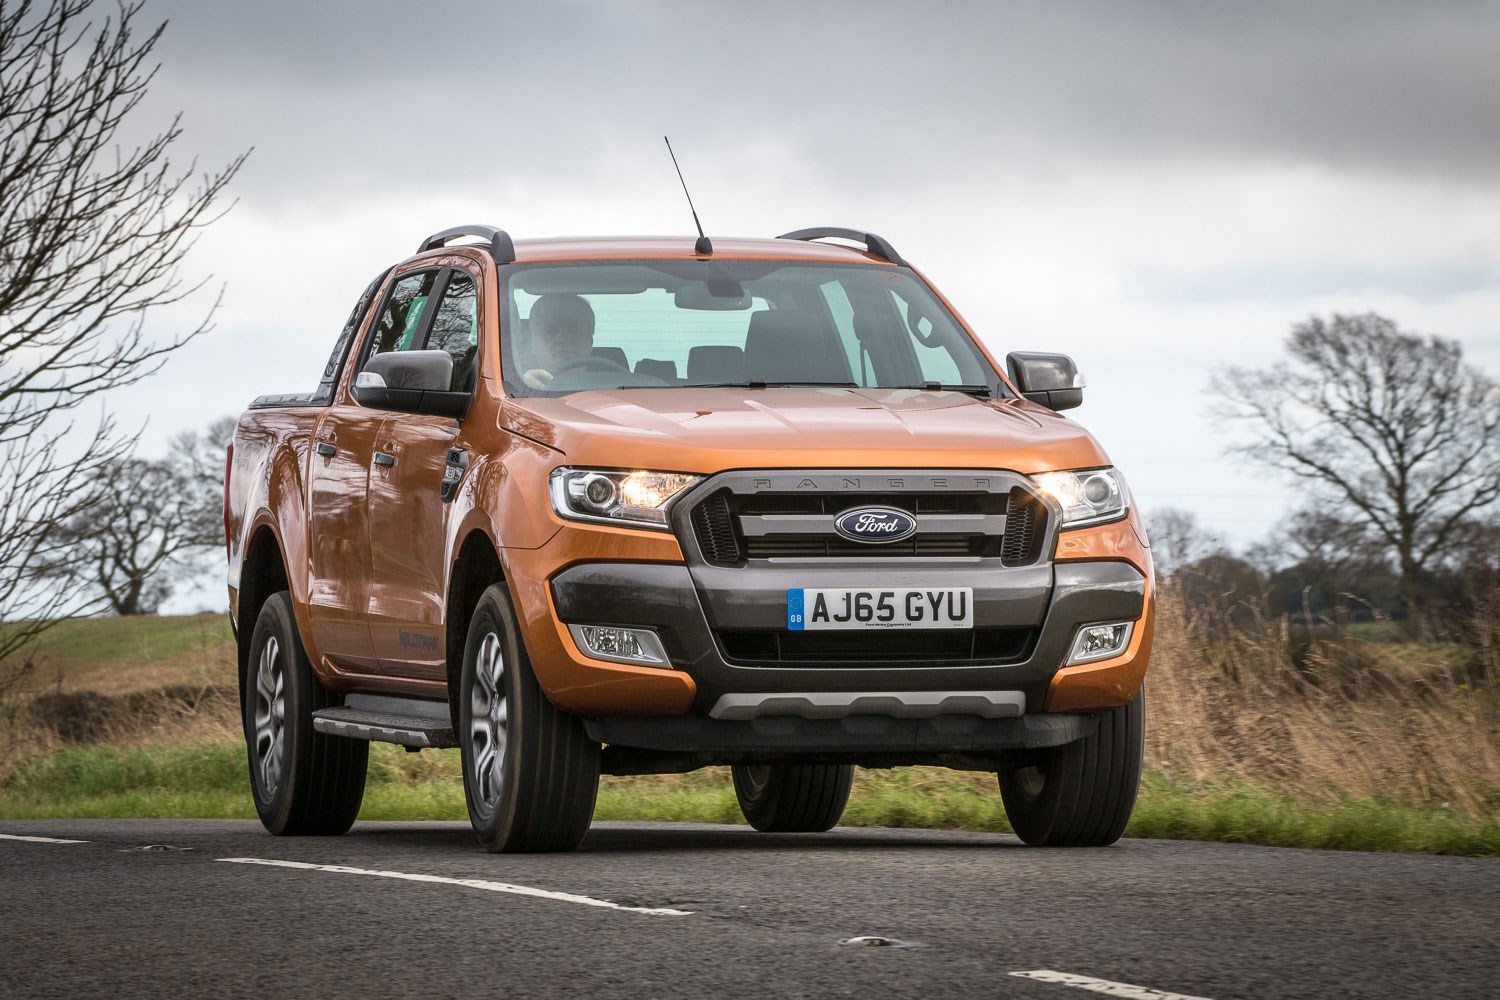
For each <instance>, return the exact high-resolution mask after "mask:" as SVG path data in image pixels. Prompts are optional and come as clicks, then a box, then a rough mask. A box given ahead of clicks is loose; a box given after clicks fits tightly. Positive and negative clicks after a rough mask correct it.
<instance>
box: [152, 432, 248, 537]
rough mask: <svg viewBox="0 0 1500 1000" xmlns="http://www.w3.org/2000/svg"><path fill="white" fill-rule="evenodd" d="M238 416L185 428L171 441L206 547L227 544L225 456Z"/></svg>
mask: <svg viewBox="0 0 1500 1000" xmlns="http://www.w3.org/2000/svg"><path fill="white" fill-rule="evenodd" d="M238 423H239V419H238V418H236V417H230V416H224V417H219V418H218V419H217V420H215V421H213V422H212V423H210V424H209V425H208V427H207V428H205V429H204V430H202V431H182V432H180V433H178V434H175V435H173V437H172V440H171V442H170V444H169V445H168V455H169V460H170V461H172V462H174V463H176V464H177V465H178V467H180V468H181V470H182V472H183V475H184V478H185V480H186V483H187V486H188V488H189V489H190V490H191V491H192V494H193V497H194V505H193V522H194V528H193V532H194V536H195V537H196V538H198V539H199V542H200V544H201V545H202V546H203V547H204V550H205V551H207V550H211V549H215V548H222V547H223V545H224V472H225V469H224V459H225V455H226V449H227V448H228V447H229V442H230V440H231V439H232V438H233V437H234V428H235V426H236V425H237V424H238Z"/></svg>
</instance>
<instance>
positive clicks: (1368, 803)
mask: <svg viewBox="0 0 1500 1000" xmlns="http://www.w3.org/2000/svg"><path fill="white" fill-rule="evenodd" d="M244 753H245V752H244V748H243V746H242V745H241V744H240V743H238V742H237V741H234V740H215V741H212V742H202V743H170V744H157V745H151V746H145V747H112V746H96V747H76V748H69V749H63V750H56V751H53V752H50V753H45V754H41V755H38V756H36V757H34V758H32V759H30V760H28V761H26V762H25V763H23V764H21V765H19V766H18V767H16V768H15V769H14V770H12V771H11V772H10V773H9V774H8V775H7V776H6V777H5V779H4V781H3V782H0V819H41V818H49V819H50V818H60V817H68V818H124V817H132V818H186V817H210V818H240V819H250V818H253V817H254V815H255V814H254V810H253V809H252V808H251V805H250V800H249V792H248V790H247V788H246V778H245V758H244ZM595 816H596V818H598V819H601V820H629V819H638V820H675V821H695V822H705V823H740V822H743V820H742V819H741V818H740V813H739V808H738V806H737V805H736V804H735V799H734V790H733V788H732V787H731V785H730V782H729V776H728V772H727V771H726V770H725V769H722V768H716V769H709V770H705V771H699V772H695V773H693V774H687V775H672V776H662V777H641V778H606V779H604V781H603V783H602V784H601V786H600V789H599V804H598V807H597V810H596V812H595ZM360 818H361V819H365V820H424V819H426V820H431V819H447V820H462V819H464V818H465V812H464V802H463V785H462V782H461V780H460V778H459V771H458V755H457V751H441V752H433V751H428V752H426V753H422V754H407V753H405V752H403V751H402V750H400V749H399V748H396V747H390V746H385V745H382V744H376V745H374V746H373V747H372V753H371V766H370V778H369V783H368V785H367V788H366V792H365V802H364V808H363V810H362V811H361V812H360ZM843 824H844V825H846V826H891V827H925V828H940V829H964V830H987V831H999V832H1004V831H1008V830H1009V826H1008V825H1007V823H1006V821H1005V812H1004V809H1003V808H1002V806H1001V803H1000V795H999V792H998V791H997V790H996V788H995V783H994V778H993V777H992V776H990V775H984V774H965V773H957V772H951V771H945V770H941V769H934V768H902V769H899V770H894V771H860V772H858V776H857V778H856V780H855V786H854V795H853V798H852V799H851V801H850V803H849V809H848V811H847V812H846V813H845V815H844V819H843ZM1127 836H1131V837H1157V838H1165V839H1171V840H1214V841H1225V842H1231V843H1244V844H1265V845H1271V846H1279V847H1316V848H1336V849H1340V850H1357V851H1397V852H1416V853H1427V854H1463V855H1478V856H1490V857H1494V856H1500V818H1497V817H1495V816H1493V815H1489V816H1479V815H1473V814H1469V813H1464V812H1460V811H1456V810H1449V809H1445V808H1443V807H1441V806H1428V805H1418V804H1412V803H1406V802H1399V801H1387V800H1379V799H1373V798H1344V799H1340V800H1338V801H1335V802H1329V803H1307V802H1303V801H1299V800H1296V799H1293V798H1291V797H1289V796H1285V795H1280V794H1277V793H1275V792H1274V791H1270V790H1267V789H1264V788H1261V787H1259V786H1256V785H1252V784H1248V783H1244V782H1239V781H1234V780H1226V781H1223V782H1213V781H1210V782H1203V781H1197V780H1195V781H1191V782H1190V781H1188V780H1185V779H1179V778H1174V777H1172V776H1169V775H1167V774H1164V773H1162V772H1159V771H1157V772H1151V773H1148V775H1147V777H1146V779H1145V781H1144V782H1143V784H1142V786H1141V794H1140V799H1139V800H1138V802H1137V804H1136V810H1135V816H1134V818H1133V819H1132V820H1131V824H1130V828H1129V830H1128V831H1127Z"/></svg>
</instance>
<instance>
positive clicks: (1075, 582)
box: [551, 561, 1146, 718]
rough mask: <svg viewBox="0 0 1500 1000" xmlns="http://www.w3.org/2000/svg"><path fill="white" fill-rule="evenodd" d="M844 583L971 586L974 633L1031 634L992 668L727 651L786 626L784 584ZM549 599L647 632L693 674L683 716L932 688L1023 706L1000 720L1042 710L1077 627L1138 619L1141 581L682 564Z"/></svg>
mask: <svg viewBox="0 0 1500 1000" xmlns="http://www.w3.org/2000/svg"><path fill="white" fill-rule="evenodd" d="M851 585H852V586H869V587H873V588H876V589H880V588H887V587H933V588H938V587H954V586H971V587H973V589H974V625H975V627H976V629H983V628H1012V629H1017V628H1018V629H1024V630H1027V631H1029V632H1031V633H1032V635H1031V638H1030V639H1029V640H1028V641H1027V642H1026V644H1025V650H1026V651H1025V652H1024V653H1023V654H1022V655H1020V656H1010V657H1008V658H1006V660H1007V661H1006V662H1002V663H990V662H981V661H982V659H983V658H982V657H981V658H980V661H975V660H969V659H965V660H963V661H960V662H948V661H942V660H924V659H922V658H920V657H919V656H913V657H911V658H903V659H900V660H881V661H873V662H865V663H852V662H847V661H840V662H823V663H819V662H810V663H775V664H769V663H765V662H747V661H745V660H742V659H736V658H732V657H731V656H730V655H728V654H727V653H726V649H725V646H724V642H723V637H724V636H725V635H727V634H731V633H734V632H737V631H738V630H742V629H760V630H765V629H774V628H775V627H777V626H778V625H780V626H784V625H785V622H786V592H787V589H788V587H821V586H829V587H832V586H851ZM551 599H552V605H553V607H554V609H555V612H556V615H557V617H558V619H559V620H560V621H561V622H563V623H564V624H600V625H621V626H629V627H635V628H651V629H654V630H655V631H656V632H657V634H658V635H659V636H660V638H661V641H662V645H663V646H664V647H665V649H666V651H667V654H668V656H669V657H670V658H671V660H672V664H673V666H674V667H675V668H676V670H678V671H681V672H682V673H685V674H686V675H688V676H689V677H691V678H692V681H693V683H694V685H695V688H696V692H695V694H694V697H693V701H692V704H691V706H690V712H691V713H692V714H694V715H700V716H716V717H721V718H723V717H728V718H732V717H733V716H732V714H731V713H730V712H729V711H728V710H727V708H726V706H732V705H744V704H746V703H753V702H754V700H755V698H756V696H763V697H765V698H766V699H774V698H776V697H778V696H781V695H785V694H796V693H817V694H819V695H824V696H830V695H837V694H839V693H849V694H851V695H858V694H865V693H869V692H880V693H883V694H886V695H888V696H890V697H891V698H893V699H895V702H896V703H899V702H900V701H902V700H903V698H904V696H907V695H910V697H909V698H904V700H907V701H910V702H912V703H920V702H922V701H923V700H924V699H923V698H922V697H921V696H922V695H924V694H927V693H933V692H969V693H976V694H977V693H986V694H989V695H991V696H993V695H996V694H999V693H1004V692H1014V693H1019V695H1020V696H1022V698H1024V703H1022V702H1021V700H1020V699H1018V700H1017V703H1016V705H1015V712H1014V713H1002V714H1022V713H1023V712H1024V713H1032V712H1040V711H1042V709H1043V705H1044V704H1045V702H1046V701H1047V694H1048V688H1049V686H1050V685H1051V683H1052V681H1053V678H1054V675H1056V673H1057V671H1058V667H1059V666H1060V665H1061V663H1062V661H1063V658H1064V657H1065V656H1066V655H1067V651H1068V646H1069V644H1070V643H1071V642H1072V640H1073V636H1074V634H1075V633H1076V632H1077V629H1078V627H1079V626H1080V625H1083V624H1086V623H1090V622H1101V621H1123V620H1137V619H1140V618H1142V617H1143V615H1144V614H1145V609H1146V578H1145V576H1143V575H1142V573H1141V572H1140V571H1139V570H1137V569H1136V568H1135V567H1134V566H1131V565H1130V564H1129V563H1126V562H1119V561H1101V562H1072V563H1069V562H1063V563H1053V564H1045V565H1040V566H1034V567H1027V568H1024V569H1016V570H1008V571H1005V572H1002V573H991V574H984V575H983V576H980V575H978V574H966V573H965V572H964V571H963V570H955V569H950V568H925V569H923V568H912V569H900V570H893V569H878V568H875V567H869V568H859V569H857V570H856V569H851V568H850V567H822V566H806V567H799V568H796V569H790V568H785V567H767V568H762V567H754V568H752V567H741V568H737V569H723V570H714V571H712V572H706V573H705V572H703V571H702V570H701V569H700V570H699V571H698V573H697V574H696V579H695V574H694V573H693V572H692V571H690V570H689V568H688V567H687V566H685V565H643V564H640V563H618V562H597V563H585V564H581V565H576V566H572V567H570V568H568V569H566V570H563V571H562V572H561V573H558V574H557V575H556V576H554V577H553V578H552V584H551ZM863 634H865V635H872V633H863ZM575 648H576V647H575ZM580 655H581V654H580ZM1106 662H1108V661H1106ZM736 699H738V700H737V701H736ZM825 700H826V699H825ZM927 700H930V699H927ZM992 700H993V699H992ZM1127 700H1128V698H1127ZM804 714H805V713H804ZM897 714H899V713H897ZM934 714H940V713H934Z"/></svg>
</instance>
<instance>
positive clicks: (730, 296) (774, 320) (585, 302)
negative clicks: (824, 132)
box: [501, 260, 1009, 396]
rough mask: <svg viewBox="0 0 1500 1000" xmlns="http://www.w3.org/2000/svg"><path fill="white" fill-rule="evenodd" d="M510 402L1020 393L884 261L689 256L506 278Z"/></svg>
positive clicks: (938, 306) (548, 268)
mask: <svg viewBox="0 0 1500 1000" xmlns="http://www.w3.org/2000/svg"><path fill="white" fill-rule="evenodd" d="M506 281H507V285H508V292H507V299H508V316H507V320H508V321H507V322H506V323H505V324H504V328H503V329H504V334H503V338H504V343H503V345H502V351H501V354H502V358H503V363H504V370H505V387H506V392H507V393H509V394H510V395H513V396H555V395H561V394H564V393H569V392H578V391H580V390H583V389H624V388H637V387H648V386H657V387H660V386H707V385H747V386H758V385H766V386H776V385H832V386H851V387H874V388H906V387H911V388H928V389H936V388H954V389H959V390H961V391H964V392H972V393H974V394H975V395H989V394H994V395H1009V393H1008V392H1007V391H1006V390H1005V388H1004V385H1003V383H1001V382H1000V380H999V378H998V377H997V376H996V375H995V373H994V371H993V369H992V368H991V367H990V365H989V363H988V362H987V361H986V360H985V359H984V356H983V355H982V354H980V353H979V351H978V350H977V349H976V348H975V346H974V345H973V343H972V342H971V341H970V340H969V337H968V335H967V334H966V333H965V332H964V331H963V329H962V328H961V327H959V325H958V323H957V322H956V321H955V320H954V319H953V317H952V315H951V314H950V313H949V312H948V310H947V309H945V308H943V305H942V303H940V302H939V301H938V300H937V299H936V298H935V297H934V296H933V294H932V293H931V292H930V291H929V290H928V289H927V287H926V285H925V284H924V283H923V282H922V281H921V279H920V278H918V277H917V276H916V275H914V274H913V273H911V272H910V271H908V270H906V269H904V268H893V267H887V266H882V265H878V264H870V265H860V264H853V265H845V264H805V263H789V262H784V261H750V260H708V261H702V260H690V261H650V262H630V263H620V262H616V261H602V262H598V263H567V264H537V265H532V266H525V267H516V268H512V269H509V270H508V274H507V275H506Z"/></svg>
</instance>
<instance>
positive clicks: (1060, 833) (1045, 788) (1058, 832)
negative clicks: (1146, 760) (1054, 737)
mask: <svg viewBox="0 0 1500 1000" xmlns="http://www.w3.org/2000/svg"><path fill="white" fill-rule="evenodd" d="M1145 733H1146V692H1145V691H1144V690H1142V691H1141V692H1140V693H1139V694H1137V695H1136V696H1135V698H1134V699H1133V700H1132V701H1131V702H1130V704H1128V705H1123V706H1121V707H1120V708H1116V709H1111V710H1110V711H1108V712H1105V713H1103V714H1102V715H1101V716H1100V718H1099V728H1098V730H1096V731H1095V733H1094V734H1093V735H1092V736H1090V737H1088V738H1086V739H1082V740H1077V741H1076V742H1073V743H1069V744H1067V745H1065V746H1060V747H1053V748H1052V749H1050V750H1046V751H1042V753H1041V755H1040V757H1039V758H1036V759H1035V760H1034V761H1033V762H1032V763H1030V764H1028V765H1027V766H1025V767H1016V768H1009V769H1006V770H1003V771H1001V772H1000V773H999V778H1000V796H1001V798H1002V799H1003V800H1004V802H1005V816H1006V818H1007V819H1009V820H1010V825H1011V828H1012V829H1014V830H1015V831H1016V835H1017V836H1018V837H1020V838H1021V839H1022V840H1024V841H1025V842H1026V843H1028V844H1030V845H1032V846H1033V847H1104V846H1107V845H1109V844H1113V843H1114V842H1115V841H1117V840H1119V839H1120V835H1121V834H1122V833H1124V832H1125V824H1126V823H1128V822H1130V813H1131V810H1133V809H1134V808H1135V793H1136V789H1137V787H1138V786H1139V785H1140V781H1141V758H1142V756H1143V754H1144V752H1145Z"/></svg>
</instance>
